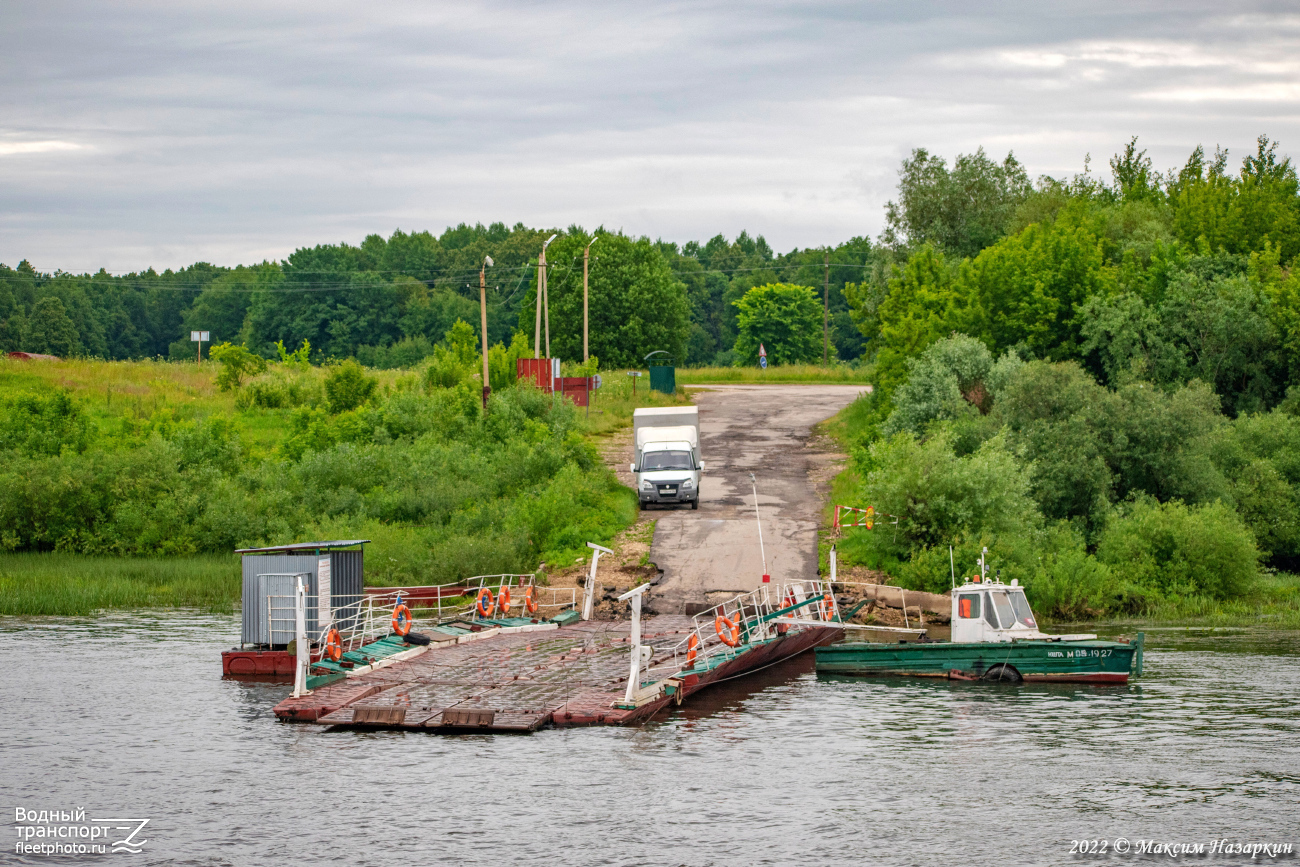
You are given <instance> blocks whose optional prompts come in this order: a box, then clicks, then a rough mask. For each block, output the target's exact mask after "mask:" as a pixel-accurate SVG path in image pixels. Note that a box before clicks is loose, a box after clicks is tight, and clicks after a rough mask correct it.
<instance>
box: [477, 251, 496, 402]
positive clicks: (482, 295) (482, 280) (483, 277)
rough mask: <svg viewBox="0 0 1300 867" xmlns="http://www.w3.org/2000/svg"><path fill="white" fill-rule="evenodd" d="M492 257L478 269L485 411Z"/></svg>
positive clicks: (488, 389) (486, 259) (488, 381)
mask: <svg viewBox="0 0 1300 867" xmlns="http://www.w3.org/2000/svg"><path fill="white" fill-rule="evenodd" d="M492 264H493V262H492V257H491V256H484V257H483V267H482V268H480V269H479V270H478V310H479V324H480V326H481V327H482V329H483V411H484V412H487V405H488V395H489V394H490V393H491V392H492V383H491V381H490V380H489V379H488V337H487V269H488V268H490V267H491V266H492Z"/></svg>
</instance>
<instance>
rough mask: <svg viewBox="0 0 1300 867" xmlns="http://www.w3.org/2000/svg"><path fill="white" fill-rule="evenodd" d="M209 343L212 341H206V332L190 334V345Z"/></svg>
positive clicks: (192, 332)
mask: <svg viewBox="0 0 1300 867" xmlns="http://www.w3.org/2000/svg"><path fill="white" fill-rule="evenodd" d="M211 342H212V341H211V340H209V339H208V332H206V331H191V332H190V343H211Z"/></svg>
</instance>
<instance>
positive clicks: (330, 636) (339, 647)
mask: <svg viewBox="0 0 1300 867" xmlns="http://www.w3.org/2000/svg"><path fill="white" fill-rule="evenodd" d="M325 658H326V659H328V660H329V661H330V662H338V661H339V660H340V659H342V658H343V639H342V638H340V637H339V631H338V630H337V629H333V628H331V629H330V631H329V632H327V633H325Z"/></svg>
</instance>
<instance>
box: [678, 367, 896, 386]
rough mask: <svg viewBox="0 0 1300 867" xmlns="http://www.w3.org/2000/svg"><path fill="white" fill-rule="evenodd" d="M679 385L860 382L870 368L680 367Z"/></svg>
mask: <svg viewBox="0 0 1300 867" xmlns="http://www.w3.org/2000/svg"><path fill="white" fill-rule="evenodd" d="M676 376H677V384H678V385H726V384H729V383H734V384H737V385H762V384H765V383H766V384H769V385H788V384H796V383H819V382H820V383H843V384H863V385H866V384H868V383H870V382H871V370H870V368H866V367H862V368H858V367H850V366H849V365H847V364H832V365H830V366H829V367H822V366H820V365H816V364H784V365H781V366H779V367H769V368H768V369H767V370H763V369H762V368H758V367H679V368H677V373H676Z"/></svg>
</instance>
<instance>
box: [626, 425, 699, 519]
mask: <svg viewBox="0 0 1300 867" xmlns="http://www.w3.org/2000/svg"><path fill="white" fill-rule="evenodd" d="M632 427H633V435H634V438H635V442H636V461H635V462H634V463H632V464H631V466H630V467H629V469H631V471H632V473H633V475H634V477H635V479H636V489H637V498H638V499H639V500H640V501H641V505H642V506H647V505H650V504H652V503H653V504H659V505H669V504H681V505H689V506H690V507H691V508H692V509H697V508H699V505H700V481H701V478H702V476H703V473H704V461H703V460H701V458H700V427H699V415H698V410H697V409H696V408H695V407H693V406H691V407H664V408H654V409H638V410H636V412H634V413H633V415H632Z"/></svg>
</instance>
